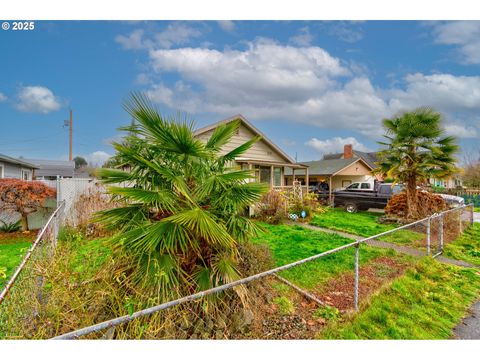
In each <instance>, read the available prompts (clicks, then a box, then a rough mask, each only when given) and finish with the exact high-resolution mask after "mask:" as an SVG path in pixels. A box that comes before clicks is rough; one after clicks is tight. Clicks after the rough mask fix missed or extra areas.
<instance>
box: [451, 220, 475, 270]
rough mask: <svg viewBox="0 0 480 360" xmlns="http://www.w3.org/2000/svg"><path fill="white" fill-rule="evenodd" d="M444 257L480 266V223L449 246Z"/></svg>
mask: <svg viewBox="0 0 480 360" xmlns="http://www.w3.org/2000/svg"><path fill="white" fill-rule="evenodd" d="M444 255H445V256H447V257H450V258H452V259H457V260H463V261H467V262H469V263H471V264H475V265H479V266H480V223H473V226H471V227H469V228H468V229H467V230H465V232H464V233H463V234H462V236H460V237H459V238H458V239H456V240H455V241H453V242H452V243H450V244H447V245H446V246H445V248H444Z"/></svg>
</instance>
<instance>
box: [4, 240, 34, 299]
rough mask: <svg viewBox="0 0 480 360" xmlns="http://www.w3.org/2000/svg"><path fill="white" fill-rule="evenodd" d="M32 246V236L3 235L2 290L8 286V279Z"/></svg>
mask: <svg viewBox="0 0 480 360" xmlns="http://www.w3.org/2000/svg"><path fill="white" fill-rule="evenodd" d="M31 245H32V237H31V236H28V235H23V236H22V235H19V234H11V235H10V234H2V238H1V239H0V290H1V289H3V287H4V286H5V285H6V284H7V281H8V279H9V278H10V276H12V274H13V272H14V271H15V269H16V268H17V266H18V265H19V264H20V262H21V261H22V258H23V256H24V255H25V252H26V251H27V250H28V249H29V248H30V246H31Z"/></svg>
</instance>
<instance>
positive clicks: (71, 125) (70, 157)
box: [68, 109, 73, 161]
mask: <svg viewBox="0 0 480 360" xmlns="http://www.w3.org/2000/svg"><path fill="white" fill-rule="evenodd" d="M72 128H73V117H72V109H70V125H69V132H70V152H69V156H68V160H70V161H72V159H73V157H72V130H73V129H72Z"/></svg>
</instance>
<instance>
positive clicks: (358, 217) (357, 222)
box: [310, 209, 395, 237]
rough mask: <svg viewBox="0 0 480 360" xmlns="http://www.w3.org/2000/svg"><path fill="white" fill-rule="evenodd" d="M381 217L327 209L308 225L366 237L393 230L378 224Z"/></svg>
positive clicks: (361, 212)
mask: <svg viewBox="0 0 480 360" xmlns="http://www.w3.org/2000/svg"><path fill="white" fill-rule="evenodd" d="M381 215H382V214H381V213H373V212H367V211H359V212H357V213H353V214H351V213H348V212H346V211H345V210H344V209H328V210H327V211H326V212H325V213H323V214H319V215H315V216H314V217H313V219H312V220H311V221H310V224H311V225H315V226H318V227H323V228H327V229H332V230H339V231H343V232H346V233H349V234H354V235H360V236H366V237H367V236H372V235H376V234H379V233H382V232H384V231H388V230H391V229H394V228H395V226H394V225H393V224H380V223H378V222H377V219H378V217H379V216H381Z"/></svg>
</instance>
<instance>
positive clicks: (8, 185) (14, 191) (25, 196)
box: [0, 179, 56, 230]
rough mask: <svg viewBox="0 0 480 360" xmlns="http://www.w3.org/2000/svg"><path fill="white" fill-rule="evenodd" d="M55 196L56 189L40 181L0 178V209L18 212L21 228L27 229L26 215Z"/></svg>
mask: <svg viewBox="0 0 480 360" xmlns="http://www.w3.org/2000/svg"><path fill="white" fill-rule="evenodd" d="M55 196H56V191H55V190H54V189H52V188H50V187H48V186H47V185H45V184H44V183H42V182H40V181H25V180H18V179H0V210H5V211H16V212H18V213H20V214H21V216H22V228H23V230H28V219H27V217H28V215H29V214H31V213H33V212H35V211H37V210H38V209H40V208H43V207H45V201H46V200H47V199H48V198H52V197H55Z"/></svg>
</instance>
